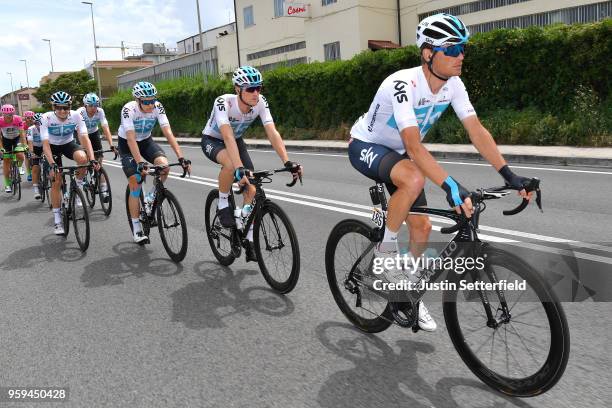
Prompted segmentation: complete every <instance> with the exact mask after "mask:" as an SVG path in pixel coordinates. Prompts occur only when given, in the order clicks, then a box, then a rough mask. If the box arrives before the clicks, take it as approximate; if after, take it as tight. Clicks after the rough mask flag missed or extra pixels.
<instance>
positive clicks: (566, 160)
mask: <svg viewBox="0 0 612 408" xmlns="http://www.w3.org/2000/svg"><path fill="white" fill-rule="evenodd" d="M113 138H116V136H114V137H113ZM154 140H155V141H156V142H165V141H166V139H165V138H158V137H156V138H154ZM245 141H246V144H247V147H248V148H249V149H254V150H271V149H272V146H271V145H270V143H269V142H268V141H267V140H261V141H259V140H253V139H249V140H245ZM292 142H294V141H291V140H286V141H285V146H286V147H287V150H288V151H289V152H291V151H297V152H324V153H340V154H342V153H346V152H347V150H348V148H347V147H346V146H328V145H325V144H321V145H316V144H314V143H309V144H298V143H299V142H298V143H295V144H294V143H292ZM179 143H180V144H183V145H189V146H199V145H200V138H185V139H183V138H181V140H180V141H179ZM429 148H430V150H429V151H430V153H431V154H432V155H433V156H434V157H435V158H436V159H452V160H470V161H479V162H485V160H484V159H483V158H482V156H481V155H480V154H479V153H476V152H452V151H440V150H434V149H431V146H429ZM502 154H503V155H504V158H505V159H506V160H508V161H509V162H510V163H512V164H514V163H525V164H527V163H529V164H546V165H555V166H585V167H600V168H602V167H607V168H612V158H600V157H577V156H545V155H537V154H513V153H502Z"/></svg>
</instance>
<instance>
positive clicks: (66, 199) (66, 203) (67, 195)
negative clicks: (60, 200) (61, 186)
mask: <svg viewBox="0 0 612 408" xmlns="http://www.w3.org/2000/svg"><path fill="white" fill-rule="evenodd" d="M69 198H70V193H69V192H68V191H64V204H65V205H66V207H68V199H69Z"/></svg>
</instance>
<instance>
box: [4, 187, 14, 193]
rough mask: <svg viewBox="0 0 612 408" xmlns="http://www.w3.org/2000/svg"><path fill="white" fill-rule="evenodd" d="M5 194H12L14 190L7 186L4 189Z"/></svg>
mask: <svg viewBox="0 0 612 408" xmlns="http://www.w3.org/2000/svg"><path fill="white" fill-rule="evenodd" d="M4 192H5V193H6V194H11V193H12V192H13V189H12V188H11V186H6V187H4Z"/></svg>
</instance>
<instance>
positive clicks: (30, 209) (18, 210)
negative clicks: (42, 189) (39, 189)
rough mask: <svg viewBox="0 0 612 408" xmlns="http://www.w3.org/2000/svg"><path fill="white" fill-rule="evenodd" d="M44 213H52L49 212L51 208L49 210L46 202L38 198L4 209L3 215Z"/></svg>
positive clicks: (15, 215) (16, 215)
mask: <svg viewBox="0 0 612 408" xmlns="http://www.w3.org/2000/svg"><path fill="white" fill-rule="evenodd" d="M44 213H49V214H50V215H53V214H52V213H51V210H49V206H48V205H47V203H46V202H45V203H41V202H40V200H36V201H30V202H28V203H27V204H25V205H20V206H18V207H13V208H11V209H10V210H8V211H5V212H4V216H5V217H18V216H20V215H24V214H44Z"/></svg>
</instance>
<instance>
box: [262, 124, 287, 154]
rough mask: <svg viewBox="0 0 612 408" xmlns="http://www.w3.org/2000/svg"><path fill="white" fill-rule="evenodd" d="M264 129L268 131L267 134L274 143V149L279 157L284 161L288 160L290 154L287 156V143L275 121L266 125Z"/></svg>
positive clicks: (271, 142)
mask: <svg viewBox="0 0 612 408" xmlns="http://www.w3.org/2000/svg"><path fill="white" fill-rule="evenodd" d="M264 130H265V131H266V136H267V137H268V140H269V141H270V144H272V147H273V148H274V151H276V154H278V157H280V159H281V161H282V162H283V163H286V162H288V161H289V156H287V149H285V143H284V142H283V139H282V138H281V135H280V133H278V130H276V126H274V122H272V123H268V124H267V125H265V126H264Z"/></svg>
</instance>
